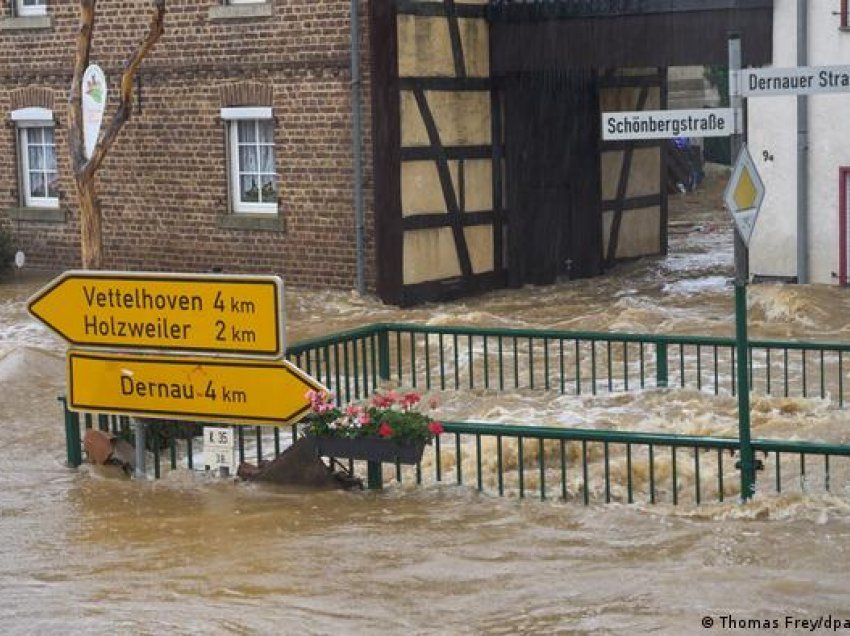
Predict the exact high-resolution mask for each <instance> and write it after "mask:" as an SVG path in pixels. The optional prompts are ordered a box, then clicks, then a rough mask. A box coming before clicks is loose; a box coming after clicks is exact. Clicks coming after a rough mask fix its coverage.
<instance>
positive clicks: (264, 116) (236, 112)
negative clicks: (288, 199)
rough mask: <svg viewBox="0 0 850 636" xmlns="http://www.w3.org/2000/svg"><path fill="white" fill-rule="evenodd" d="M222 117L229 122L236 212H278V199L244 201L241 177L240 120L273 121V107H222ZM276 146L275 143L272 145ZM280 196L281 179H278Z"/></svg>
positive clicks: (231, 189)
mask: <svg viewBox="0 0 850 636" xmlns="http://www.w3.org/2000/svg"><path fill="white" fill-rule="evenodd" d="M221 118H222V119H223V120H224V121H225V122H226V123H227V152H228V157H229V166H228V167H229V170H230V174H229V175H228V176H229V178H230V205H231V211H232V212H233V213H234V214H277V211H278V206H277V200H275V201H274V202H273V203H253V202H245V201H242V193H241V187H240V179H239V126H238V123H239V122H240V121H242V122H245V121H264V120H267V121H272V109H271V108H270V107H267V106H247V107H237V108H222V109H221ZM272 147H273V148H274V143H273V145H272ZM276 158H277V153H275V159H276ZM277 188H278V196H280V179H278V180H277Z"/></svg>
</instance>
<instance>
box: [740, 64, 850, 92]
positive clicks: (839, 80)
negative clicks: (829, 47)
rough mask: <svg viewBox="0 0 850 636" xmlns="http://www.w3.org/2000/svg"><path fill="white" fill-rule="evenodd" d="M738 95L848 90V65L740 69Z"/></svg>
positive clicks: (849, 68)
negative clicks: (739, 91) (739, 90)
mask: <svg viewBox="0 0 850 636" xmlns="http://www.w3.org/2000/svg"><path fill="white" fill-rule="evenodd" d="M740 77H741V79H740V87H741V95H743V96H744V97H771V96H774V95H817V94H820V93H847V92H850V66H811V67H807V66H801V67H799V68H756V69H746V70H743V71H741V75H740Z"/></svg>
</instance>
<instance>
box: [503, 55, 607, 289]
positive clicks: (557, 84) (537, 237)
mask: <svg viewBox="0 0 850 636" xmlns="http://www.w3.org/2000/svg"><path fill="white" fill-rule="evenodd" d="M500 86H501V90H502V95H503V96H504V108H505V118H504V120H505V158H506V174H507V177H508V178H507V209H508V215H509V216H508V218H509V221H508V227H509V233H508V263H507V270H508V277H509V280H508V282H509V284H510V285H511V286H520V285H523V284H527V283H531V284H536V285H544V284H549V283H552V282H554V281H555V279H556V278H557V277H559V276H568V277H570V278H582V277H588V276H595V275H597V274H599V273H601V270H602V244H601V241H602V227H601V223H602V218H601V215H600V212H599V210H600V206H601V188H600V166H599V143H600V142H599V139H600V136H599V125H600V123H599V121H600V119H599V118H600V115H599V83H598V79H597V76H596V73H595V72H594V71H590V70H587V71H583V70H570V71H558V72H538V73H518V74H512V75H509V76H506V77H503V78H501V82H500Z"/></svg>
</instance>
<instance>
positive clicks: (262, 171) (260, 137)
mask: <svg viewBox="0 0 850 636" xmlns="http://www.w3.org/2000/svg"><path fill="white" fill-rule="evenodd" d="M222 119H224V120H225V121H226V122H227V125H228V129H229V130H228V137H229V143H228V148H229V159H230V196H231V208H232V210H233V212H235V213H249V214H250V213H260V214H266V213H268V214H274V213H277V201H278V178H277V169H276V164H275V152H274V120H273V119H272V118H271V108H223V109H222Z"/></svg>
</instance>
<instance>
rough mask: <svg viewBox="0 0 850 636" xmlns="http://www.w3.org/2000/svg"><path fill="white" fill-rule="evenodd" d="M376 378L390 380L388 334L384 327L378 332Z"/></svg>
mask: <svg viewBox="0 0 850 636" xmlns="http://www.w3.org/2000/svg"><path fill="white" fill-rule="evenodd" d="M378 377H380V378H381V379H382V380H389V379H390V333H389V329H387V328H386V327H382V328H381V329H380V330H379V331H378Z"/></svg>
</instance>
